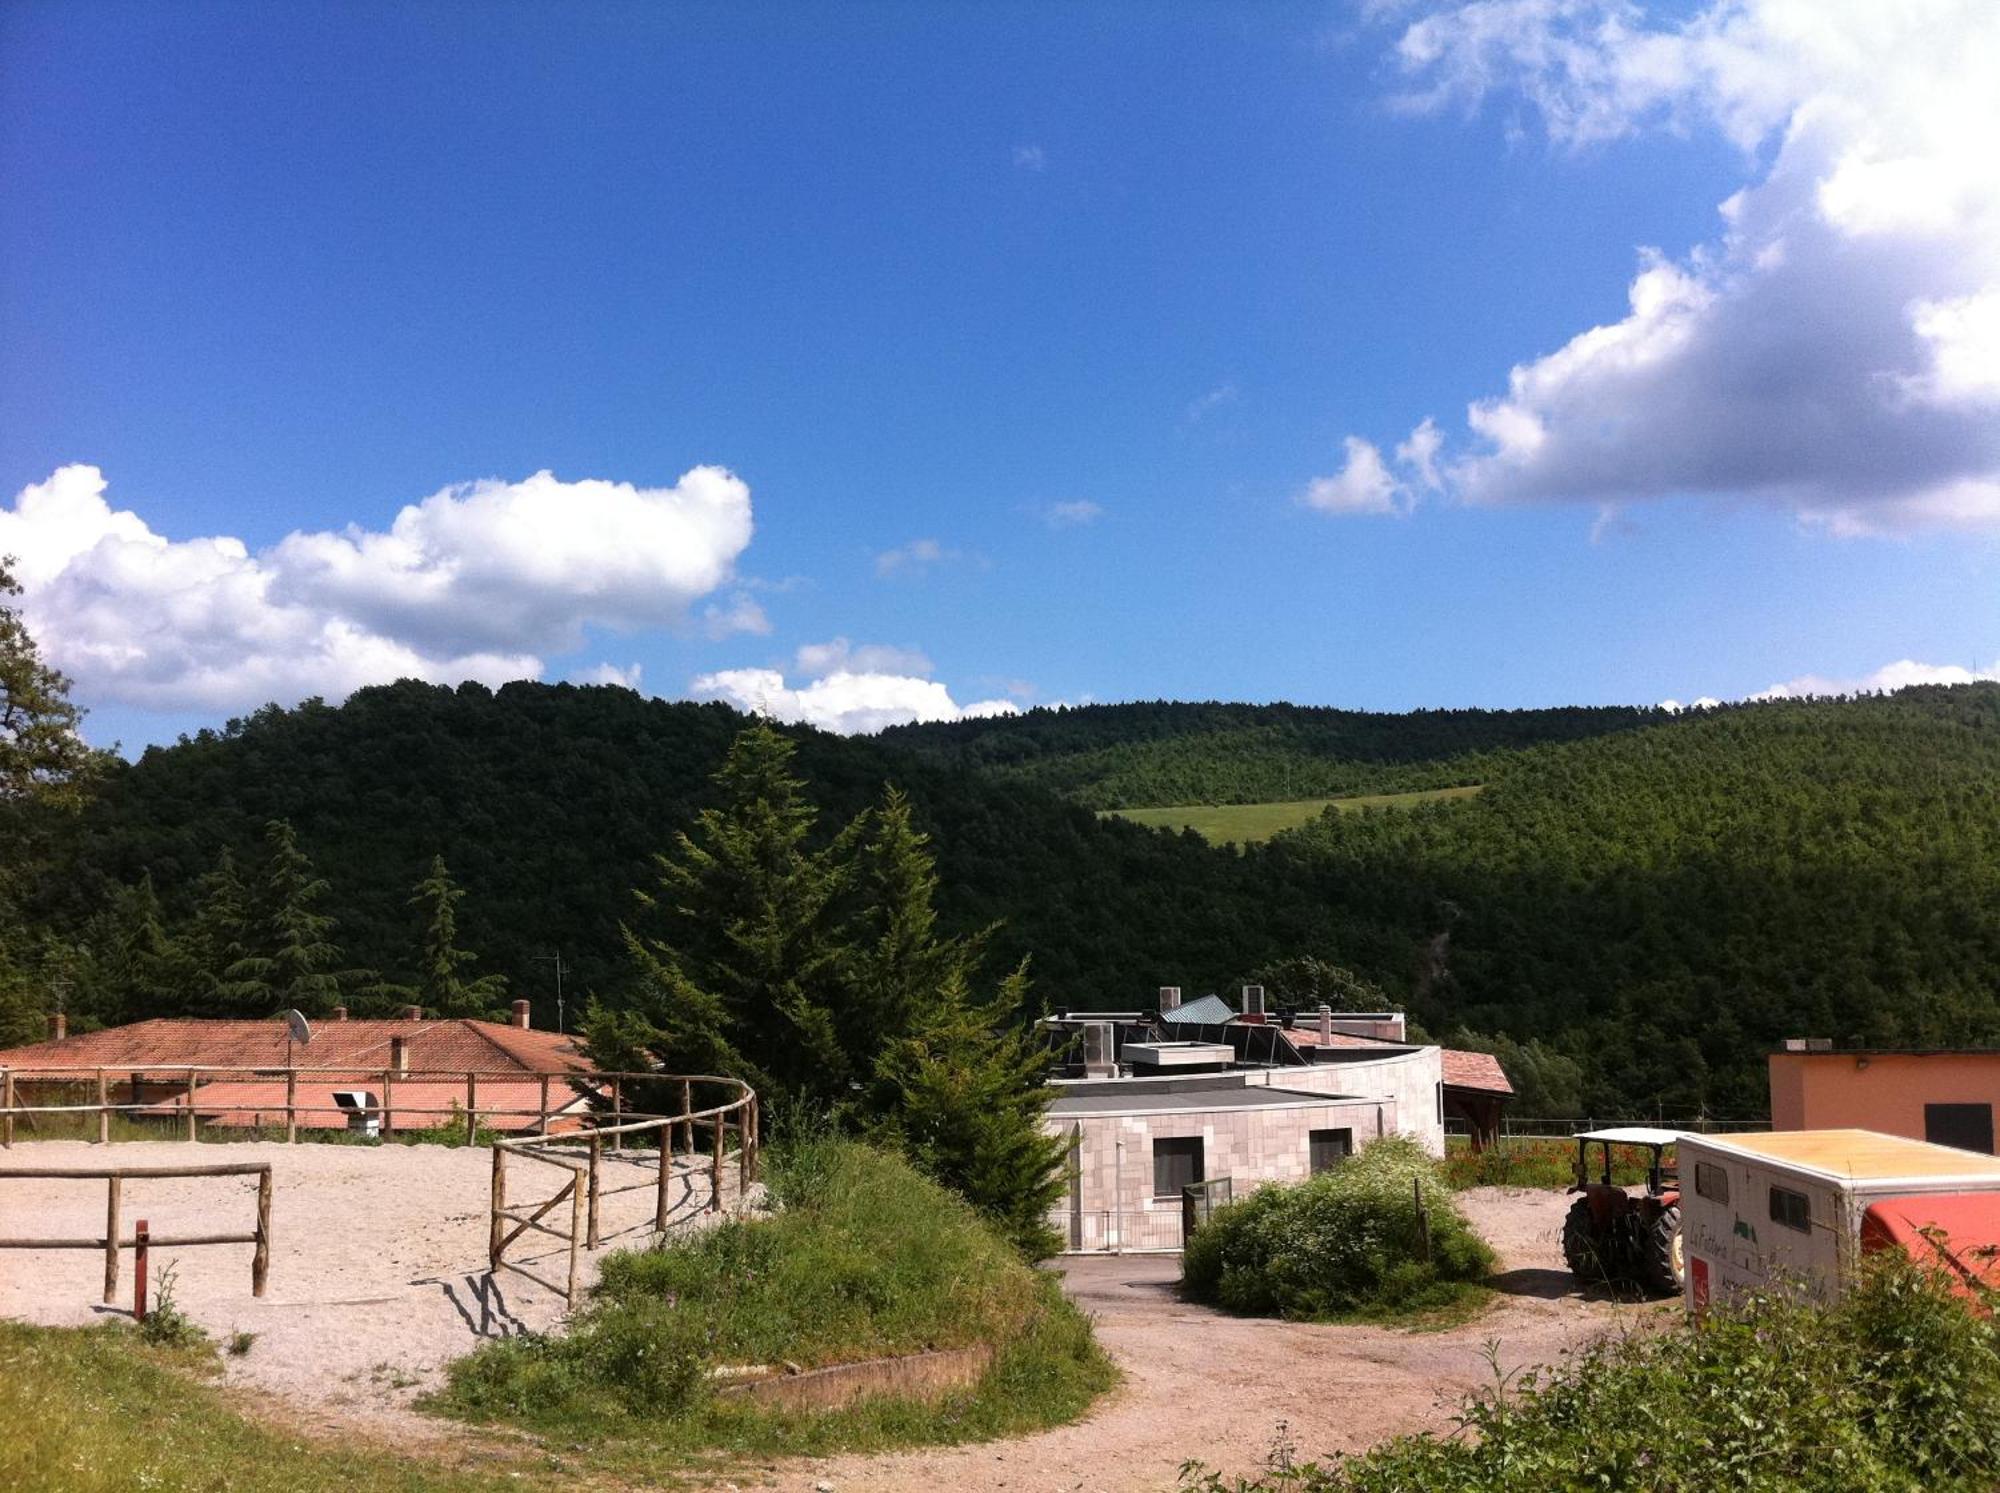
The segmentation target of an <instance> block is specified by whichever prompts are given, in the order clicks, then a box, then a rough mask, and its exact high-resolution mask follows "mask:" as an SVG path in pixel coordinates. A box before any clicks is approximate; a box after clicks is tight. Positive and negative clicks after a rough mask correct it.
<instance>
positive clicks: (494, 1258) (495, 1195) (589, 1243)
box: [488, 1074, 758, 1307]
mask: <svg viewBox="0 0 2000 1493" xmlns="http://www.w3.org/2000/svg"><path fill="white" fill-rule="evenodd" d="M646 1076H647V1077H648V1078H649V1079H651V1080H653V1081H655V1082H665V1083H668V1084H673V1083H676V1082H678V1083H679V1084H680V1085H681V1109H680V1112H679V1113H677V1114H671V1115H648V1116H646V1117H644V1118H640V1119H631V1120H626V1121H624V1122H623V1123H620V1124H614V1125H600V1126H597V1127H595V1128H593V1129H590V1130H586V1131H582V1132H577V1133H572V1134H568V1135H525V1136H516V1137H512V1138H506V1139H501V1140H496V1141H494V1142H493V1184H492V1195H491V1204H490V1220H489V1243H488V1256H489V1262H490V1264H491V1267H492V1269H493V1271H494V1272H495V1273H496V1274H497V1273H498V1272H500V1271H502V1270H512V1271H514V1272H515V1273H516V1274H518V1275H524V1276H526V1277H527V1278H528V1279H529V1280H531V1281H534V1282H535V1284H537V1285H539V1286H542V1287H544V1288H546V1289H548V1290H551V1291H555V1292H557V1293H558V1294H559V1295H561V1296H563V1297H564V1298H565V1299H566V1300H567V1301H568V1303H569V1305H570V1306H571V1307H575V1306H576V1305H577V1303H578V1302H579V1301H580V1300H581V1299H582V1255H583V1252H584V1251H585V1250H594V1249H596V1248H597V1247H598V1245H599V1243H600V1242H601V1234H600V1230H599V1213H598V1205H599V1203H600V1202H601V1201H602V1200H603V1199H604V1198H607V1197H616V1196H617V1195H618V1194H620V1193H625V1192H636V1191H639V1190H640V1189H641V1188H651V1189H653V1193H654V1202H653V1228H654V1230H655V1231H656V1232H659V1233H665V1232H666V1229H667V1222H668V1215H669V1212H670V1211H671V1210H670V1202H669V1196H670V1187H671V1183H672V1180H673V1172H674V1156H675V1151H674V1142H675V1138H676V1136H677V1135H680V1136H683V1137H685V1139H686V1142H687V1144H686V1148H685V1150H684V1151H683V1152H682V1153H681V1154H683V1155H687V1156H690V1157H692V1156H694V1155H695V1150H694V1135H695V1127H696V1126H697V1125H702V1126H705V1127H706V1128H707V1129H708V1131H709V1133H710V1144H709V1148H708V1154H707V1161H708V1187H709V1191H708V1207H709V1210H710V1211H711V1212H713V1211H715V1210H717V1209H720V1208H721V1207H722V1193H723V1185H722V1176H723V1169H724V1162H725V1159H726V1155H727V1151H728V1139H729V1133H730V1131H731V1130H732V1129H733V1130H734V1131H735V1132H736V1153H735V1154H736V1196H737V1199H738V1201H741V1200H742V1198H743V1197H744V1195H745V1194H746V1193H747V1192H748V1191H749V1188H750V1184H751V1183H752V1182H754V1181H756V1179H757V1151H758V1140H757V1133H758V1104H757V1093H756V1090H754V1089H752V1088H751V1087H750V1086H749V1085H748V1084H746V1083H744V1082H742V1081H741V1080H740V1079H734V1078H717V1077H714V1076H713V1075H700V1076H688V1077H679V1076H676V1077H674V1078H666V1079H662V1078H661V1076H660V1075H658V1074H649V1075H646ZM697 1086H701V1087H702V1088H704V1089H713V1090H715V1091H717V1092H718V1094H719V1095H720V1097H719V1099H718V1102H716V1103H714V1104H709V1105H707V1106H706V1107H704V1108H700V1109H697V1108H695V1092H696V1088H697ZM703 1097H707V1096H706V1095H704V1096H703ZM628 1135H629V1136H637V1135H652V1136H654V1137H655V1138H656V1140H657V1144H658V1151H659V1161H658V1164H657V1166H656V1168H655V1173H656V1174H655V1176H654V1177H653V1179H652V1180H650V1181H646V1182H634V1183H629V1184H627V1185H626V1186H623V1187H606V1186H605V1185H604V1182H603V1169H602V1167H603V1158H604V1150H605V1143H606V1142H607V1141H609V1142H610V1144H611V1148H612V1149H613V1150H617V1149H619V1148H620V1147H622V1145H623V1144H624V1140H625V1137H626V1136H628ZM516 1157H519V1158H521V1159H523V1160H528V1161H536V1162H541V1163H543V1164H544V1165H548V1166H553V1167H556V1168H558V1169H560V1170H563V1171H566V1172H568V1173H569V1180H568V1181H567V1182H565V1183H564V1184H563V1185H562V1187H561V1188H560V1189H559V1190H558V1191H557V1192H556V1194H555V1196H553V1197H550V1198H545V1199H543V1200H542V1201H541V1202H540V1203H538V1204H534V1205H530V1206H521V1207H514V1206H510V1205H509V1203H508V1164H509V1162H510V1161H511V1160H513V1159H514V1158H516ZM565 1201H567V1202H568V1203H569V1205H570V1206H569V1229H568V1231H567V1232H565V1231H564V1230H562V1229H559V1228H553V1227H551V1226H550V1225H548V1224H545V1223H543V1222H542V1220H543V1219H544V1218H545V1217H547V1216H548V1215H549V1214H550V1213H552V1212H554V1211H555V1210H556V1209H557V1207H558V1206H559V1205H560V1204H561V1203H563V1202H565ZM509 1224H512V1225H513V1227H512V1228H511V1229H510V1228H509V1227H508V1225H509ZM530 1231H533V1232H535V1233H539V1234H546V1235H548V1236H549V1237H551V1238H553V1239H558V1240H561V1241H562V1242H563V1243H564V1244H565V1245H566V1246H567V1247H568V1253H569V1272H568V1278H567V1282H566V1284H564V1285H557V1284H556V1283H555V1282H553V1281H550V1280H547V1279H544V1278H543V1277H542V1276H539V1275H536V1274H535V1273H534V1272H532V1271H530V1270H528V1269H526V1268H525V1267H523V1266H521V1265H519V1264H517V1263H515V1262H514V1261H512V1260H509V1259H508V1258H507V1257H506V1252H507V1250H508V1248H509V1247H510V1246H511V1245H513V1244H514V1242H515V1241H516V1240H518V1239H519V1238H520V1237H521V1236H522V1235H523V1234H525V1233H528V1232H530Z"/></svg>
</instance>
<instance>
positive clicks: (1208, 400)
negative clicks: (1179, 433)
mask: <svg viewBox="0 0 2000 1493" xmlns="http://www.w3.org/2000/svg"><path fill="white" fill-rule="evenodd" d="M1239 397H1240V394H1239V392H1238V390H1237V388H1236V385H1235V384H1233V383H1231V384H1217V385H1216V386H1215V387H1214V388H1213V389H1210V390H1208V391H1207V392H1206V393H1203V394H1199V395H1197V396H1196V397H1195V398H1193V399H1191V400H1189V401H1188V407H1187V410H1186V412H1185V414H1186V418H1187V422H1188V423H1189V424H1190V425H1193V424H1197V423H1198V422H1200V421H1202V420H1204V419H1206V418H1207V417H1208V416H1210V415H1212V414H1213V413H1215V411H1217V410H1219V409H1221V408H1222V407H1223V406H1224V405H1229V404H1234V403H1236V401H1237V399H1238V398H1239Z"/></svg>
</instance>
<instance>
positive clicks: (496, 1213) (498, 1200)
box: [486, 1146, 507, 1270]
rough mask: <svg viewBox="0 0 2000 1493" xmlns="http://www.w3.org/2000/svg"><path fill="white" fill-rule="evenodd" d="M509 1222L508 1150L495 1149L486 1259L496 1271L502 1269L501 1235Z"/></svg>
mask: <svg viewBox="0 0 2000 1493" xmlns="http://www.w3.org/2000/svg"><path fill="white" fill-rule="evenodd" d="M506 1222H507V1148H506V1147H505V1146H495V1147H494V1148H493V1234H492V1237H491V1238H490V1239H489V1240H488V1241H487V1245H486V1258H487V1260H488V1261H489V1262H490V1264H491V1267H492V1268H493V1269H495V1270H498V1269H499V1268H500V1251H501V1249H502V1248H504V1246H503V1245H502V1244H501V1242H500V1239H501V1233H502V1230H503V1228H504V1226H505V1224H506Z"/></svg>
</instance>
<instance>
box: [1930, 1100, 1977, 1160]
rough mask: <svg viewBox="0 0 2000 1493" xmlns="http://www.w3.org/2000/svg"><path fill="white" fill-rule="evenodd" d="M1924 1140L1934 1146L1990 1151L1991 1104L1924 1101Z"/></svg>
mask: <svg viewBox="0 0 2000 1493" xmlns="http://www.w3.org/2000/svg"><path fill="white" fill-rule="evenodd" d="M1924 1139H1925V1140H1927V1141H1929V1142H1930V1143H1931V1144H1932V1145H1936V1146H1955V1147H1957V1148H1958V1149H1959V1150H1961V1151H1983V1152H1985V1153H1986V1154H1987V1155H1988V1156H1991V1155H1992V1154H1993V1106H1992V1105H1990V1104H1926V1105H1925V1106H1924Z"/></svg>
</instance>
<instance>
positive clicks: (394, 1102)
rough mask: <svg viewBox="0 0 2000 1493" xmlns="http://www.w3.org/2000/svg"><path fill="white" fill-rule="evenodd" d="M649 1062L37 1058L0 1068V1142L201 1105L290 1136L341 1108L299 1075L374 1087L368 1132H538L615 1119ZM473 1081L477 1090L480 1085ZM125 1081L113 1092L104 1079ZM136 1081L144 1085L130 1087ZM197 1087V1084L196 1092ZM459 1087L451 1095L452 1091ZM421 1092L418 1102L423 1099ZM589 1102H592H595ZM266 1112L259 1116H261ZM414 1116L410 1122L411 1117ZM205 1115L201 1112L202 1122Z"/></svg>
mask: <svg viewBox="0 0 2000 1493" xmlns="http://www.w3.org/2000/svg"><path fill="white" fill-rule="evenodd" d="M659 1077H660V1075H658V1074H654V1073H600V1072H596V1071H593V1070H578V1069H558V1070H551V1071H546V1072H544V1071H539V1070H535V1071H529V1070H523V1069H464V1068H409V1067H400V1068H399V1067H387V1068H363V1067H353V1066H349V1067H284V1068H278V1067H229V1066H219V1065H214V1064H201V1065H189V1064H185V1063H132V1064H123V1065H118V1066H113V1067H81V1066H37V1067H34V1068H0V1147H11V1146H12V1145H13V1144H14V1141H15V1139H16V1127H17V1125H19V1126H21V1127H23V1128H25V1129H27V1130H28V1131H29V1132H30V1133H34V1132H36V1131H37V1130H38V1129H39V1125H38V1117H41V1116H75V1117H79V1118H82V1117H87V1116H95V1117H96V1121H97V1124H96V1131H97V1134H96V1139H97V1141H98V1142H99V1143H100V1144H104V1143H108V1142H109V1141H110V1140H111V1122H112V1120H113V1118H114V1117H115V1116H119V1115H125V1116H128V1117H131V1118H136V1119H144V1120H156V1121H159V1122H161V1126H162V1129H163V1130H167V1131H175V1132H179V1133H181V1134H182V1136H183V1138H185V1139H187V1140H197V1139H200V1137H201V1124H202V1121H201V1116H202V1115H203V1114H204V1113H207V1114H211V1115H213V1114H228V1115H243V1114H249V1115H250V1116H252V1122H251V1123H250V1124H242V1123H232V1124H229V1125H227V1126H224V1127H222V1128H226V1129H231V1130H236V1131H242V1130H246V1129H264V1128H277V1127H278V1126H282V1127H283V1130H284V1136H285V1139H286V1140H287V1141H293V1142H296V1141H297V1140H298V1139H299V1132H300V1131H301V1130H302V1129H303V1130H307V1131H312V1130H345V1129H348V1128H350V1127H349V1118H350V1111H347V1110H343V1109H341V1108H339V1107H338V1106H336V1105H334V1104H332V1103H329V1102H319V1103H313V1102H305V1103H302V1102H300V1097H299V1090H300V1088H301V1086H307V1087H313V1086H318V1087H325V1088H355V1089H364V1090H366V1091H368V1092H370V1093H372V1094H374V1095H375V1096H376V1102H375V1104H374V1105H373V1106H371V1111H370V1112H372V1114H373V1115H374V1117H375V1118H376V1120H377V1122H378V1124H379V1126H380V1133H381V1134H382V1135H384V1136H392V1135H395V1134H396V1133H397V1132H398V1131H399V1130H400V1131H410V1130H424V1131H432V1132H435V1131H439V1130H443V1129H449V1130H450V1131H452V1132H454V1133H455V1134H457V1135H459V1136H461V1137H462V1139H463V1143H464V1144H465V1145H468V1146H469V1145H473V1144H476V1143H477V1138H478V1133H479V1126H480V1125H481V1124H482V1123H484V1124H486V1125H488V1127H489V1128H495V1129H517V1130H531V1131H533V1132H534V1133H535V1134H537V1135H547V1134H549V1133H551V1131H552V1130H553V1129H555V1128H557V1127H560V1126H564V1125H576V1126H579V1127H581V1126H583V1125H585V1124H588V1123H590V1122H591V1121H593V1120H594V1119H596V1118H598V1117H599V1115H600V1112H601V1113H607V1114H608V1115H609V1116H610V1118H611V1123H612V1125H613V1126H614V1127H615V1126H616V1125H617V1124H618V1123H619V1122H620V1121H622V1120H623V1119H624V1118H625V1115H626V1107H625V1097H626V1094H627V1092H628V1090H629V1089H630V1088H631V1087H632V1086H633V1085H635V1084H637V1083H640V1082H648V1083H650V1082H655V1081H657V1080H658V1079H659ZM228 1085H257V1086H259V1088H260V1090H261V1089H262V1088H271V1089H276V1088H277V1086H279V1085H282V1086H283V1088H282V1094H283V1097H282V1099H280V1098H277V1097H276V1096H275V1095H273V1096H271V1097H268V1098H267V1097H266V1096H265V1095H264V1094H263V1093H262V1092H261V1091H260V1092H259V1093H257V1094H255V1095H244V1094H241V1093H237V1094H231V1093H229V1092H227V1089H226V1087H218V1086H228ZM482 1085H483V1086H485V1089H486V1091H487V1093H486V1097H484V1098H482V1096H481V1087H482ZM503 1086H504V1088H505V1090H507V1091H509V1092H514V1091H518V1090H520V1089H522V1088H528V1089H530V1090H532V1091H533V1093H534V1095H535V1102H533V1103H525V1104H523V1103H501V1102H499V1101H498V1100H497V1099H495V1098H494V1097H493V1095H494V1092H495V1090H497V1089H500V1088H502V1087H503ZM114 1089H122V1090H125V1091H127V1097H126V1098H124V1099H123V1100H119V1101H114V1098H113V1090H114ZM50 1090H67V1091H70V1092H69V1093H67V1094H64V1095H61V1096H60V1097H63V1098H65V1099H66V1100H68V1102H64V1103H35V1104H30V1103H27V1102H25V1101H26V1099H27V1097H28V1095H29V1093H30V1092H31V1091H42V1092H46V1091H50ZM142 1090H149V1091H152V1092H151V1093H150V1094H144V1095H142V1093H141V1091H142ZM204 1090H206V1091H207V1092H206V1094H204V1092H203V1091H204ZM461 1097H462V1102H461ZM427 1101H428V1102H427ZM594 1106H596V1107H601V1111H600V1109H599V1108H594ZM267 1120H268V1121H269V1122H270V1123H269V1125H268V1126H267V1125H266V1124H265V1123H264V1122H265V1121H267ZM413 1122H414V1123H413ZM211 1124H212V1122H211Z"/></svg>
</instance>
